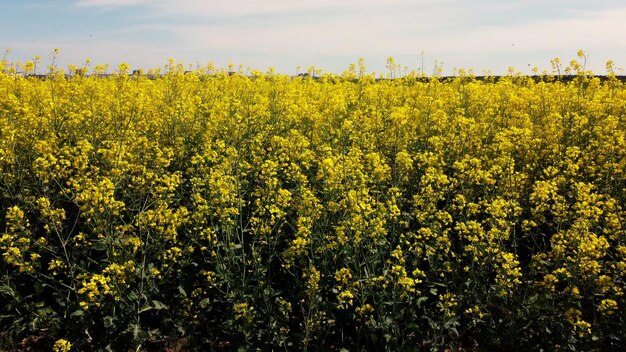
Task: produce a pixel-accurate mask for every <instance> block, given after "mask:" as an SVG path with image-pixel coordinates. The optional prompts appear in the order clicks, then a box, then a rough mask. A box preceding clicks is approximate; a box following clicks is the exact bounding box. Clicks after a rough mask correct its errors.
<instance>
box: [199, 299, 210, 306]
mask: <svg viewBox="0 0 626 352" xmlns="http://www.w3.org/2000/svg"><path fill="white" fill-rule="evenodd" d="M209 304H211V300H210V299H208V298H205V299H203V300H201V301H200V308H203V309H204V308H206V307H208V306H209Z"/></svg>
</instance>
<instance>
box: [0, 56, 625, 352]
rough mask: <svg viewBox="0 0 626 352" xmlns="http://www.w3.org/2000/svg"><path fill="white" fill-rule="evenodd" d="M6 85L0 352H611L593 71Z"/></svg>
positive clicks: (85, 78) (611, 309)
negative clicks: (479, 76) (437, 351)
mask: <svg viewBox="0 0 626 352" xmlns="http://www.w3.org/2000/svg"><path fill="white" fill-rule="evenodd" d="M557 63H558V62H557ZM18 66H19V67H21V68H22V70H23V72H28V71H29V70H30V71H31V72H32V71H33V64H32V63H29V64H26V65H14V64H11V63H8V62H7V61H6V60H5V61H3V62H2V66H1V67H0V71H2V72H1V73H0V205H1V206H0V219H1V220H0V254H1V256H2V260H1V263H0V276H1V278H0V302H2V304H0V350H19V349H22V350H54V351H89V350H114V351H128V350H132V351H136V350H137V351H142V350H143V351H148V350H168V349H169V350H172V351H174V350H193V349H197V350H207V351H210V350H213V351H231V350H238V349H239V350H246V351H247V350H305V351H317V350H329V351H381V350H390V351H405V350H406V351H423V350H449V351H459V350H461V351H486V350H509V351H528V350H533V351H536V350H540V349H543V350H548V351H574V350H576V351H579V350H580V351H593V350H605V351H608V350H624V349H626V313H625V312H626V299H625V297H624V291H625V290H626V287H625V285H626V235H625V231H626V224H625V222H626V209H625V207H626V87H625V86H624V83H622V82H621V81H620V80H618V79H617V78H616V76H615V75H614V73H613V69H612V66H611V65H610V63H609V64H608V65H607V66H608V67H607V69H608V75H607V76H606V77H603V78H602V79H600V78H599V77H595V76H593V75H592V74H591V73H590V72H587V71H585V70H584V68H583V67H582V65H581V64H580V63H578V62H577V61H572V63H570V64H569V66H568V67H567V68H565V69H564V72H568V73H571V74H572V76H567V78H568V79H564V78H566V77H565V76H561V75H560V74H556V73H555V74H554V75H552V74H544V75H538V76H535V77H527V76H521V75H518V74H514V73H511V74H510V75H508V76H503V77H499V78H498V79H495V78H489V77H487V78H484V79H476V78H475V77H474V76H472V75H471V74H469V73H467V72H464V71H462V70H461V71H460V72H459V75H458V76H457V77H456V78H450V79H442V78H440V77H436V76H435V77H428V78H426V77H423V76H416V75H407V76H405V77H402V78H396V79H382V80H379V79H376V78H375V76H373V75H372V74H367V73H365V72H364V67H363V66H362V65H361V67H360V68H359V67H356V65H353V66H352V67H351V68H350V70H348V71H346V72H345V73H344V74H343V75H330V74H326V75H322V76H319V77H316V78H313V77H310V76H309V77H306V76H305V77H291V76H286V75H279V74H275V73H273V72H272V71H269V72H267V73H261V72H256V71H252V72H249V73H243V72H239V73H237V72H228V71H224V70H217V69H214V68H213V67H210V66H209V67H206V68H201V69H198V70H194V71H191V72H186V71H185V68H184V66H182V65H176V64H175V63H173V62H170V64H169V65H168V66H167V68H165V69H164V70H162V71H161V73H160V74H158V75H156V77H155V76H153V75H147V74H141V73H139V72H138V73H136V74H134V75H132V74H128V73H129V72H128V66H126V65H120V67H119V68H118V70H117V74H113V75H103V74H102V73H103V72H104V71H103V67H102V66H100V65H99V66H97V67H96V68H95V70H93V71H95V72H94V73H91V72H90V74H88V75H85V74H84V73H85V72H86V67H84V68H77V67H70V69H69V70H68V71H66V73H67V74H62V73H61V72H60V71H55V70H52V69H51V73H49V74H48V75H47V76H46V77H43V78H42V77H34V76H29V75H27V74H23V73H21V74H20V73H18V72H17V70H16V67H18ZM557 66H558V65H557ZM558 67H559V68H560V66H558ZM90 71H91V70H90ZM157 73H158V72H157Z"/></svg>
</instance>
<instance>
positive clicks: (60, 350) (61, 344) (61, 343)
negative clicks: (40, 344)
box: [52, 339, 72, 352]
mask: <svg viewBox="0 0 626 352" xmlns="http://www.w3.org/2000/svg"><path fill="white" fill-rule="evenodd" d="M71 348H72V344H71V343H70V342H69V341H67V340H64V339H59V340H56V341H55V342H54V346H53V347H52V350H53V351H54V352H69V351H70V349H71Z"/></svg>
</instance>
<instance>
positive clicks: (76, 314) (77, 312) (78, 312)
mask: <svg viewBox="0 0 626 352" xmlns="http://www.w3.org/2000/svg"><path fill="white" fill-rule="evenodd" d="M83 315H85V312H84V311H83V310H82V309H79V310H75V311H73V312H72V314H70V317H82V316H83Z"/></svg>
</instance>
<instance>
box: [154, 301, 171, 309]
mask: <svg viewBox="0 0 626 352" xmlns="http://www.w3.org/2000/svg"><path fill="white" fill-rule="evenodd" d="M152 305H153V306H154V309H156V310H161V309H168V308H169V307H168V306H166V305H165V304H163V303H162V302H160V301H157V300H153V301H152Z"/></svg>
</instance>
